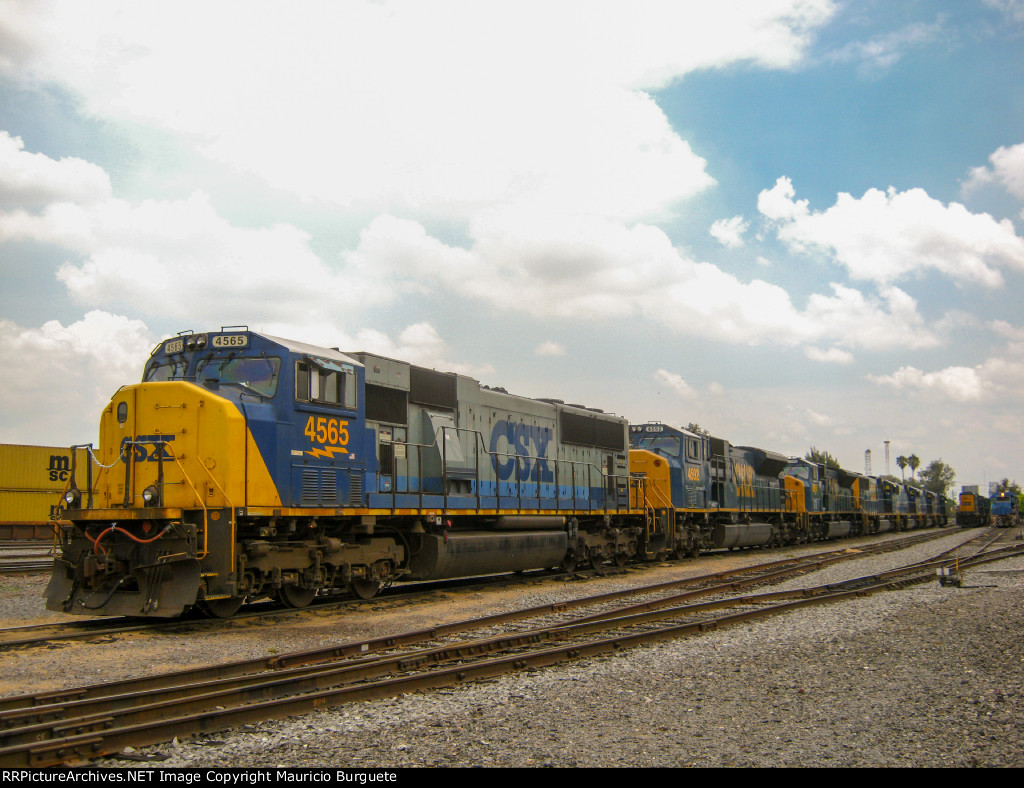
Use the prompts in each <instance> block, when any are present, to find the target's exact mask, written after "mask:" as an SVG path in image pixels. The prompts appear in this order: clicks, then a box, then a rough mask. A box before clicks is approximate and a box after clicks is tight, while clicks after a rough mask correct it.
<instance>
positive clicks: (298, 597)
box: [277, 586, 316, 607]
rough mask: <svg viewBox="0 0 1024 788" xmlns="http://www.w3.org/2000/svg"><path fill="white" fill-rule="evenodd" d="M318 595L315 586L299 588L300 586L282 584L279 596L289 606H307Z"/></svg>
mask: <svg viewBox="0 0 1024 788" xmlns="http://www.w3.org/2000/svg"><path fill="white" fill-rule="evenodd" d="M315 596H316V589H315V588H299V587H298V586H281V590H280V591H278V592H277V598H278V599H280V600H281V601H282V602H283V603H284V604H285V605H287V606H288V607H306V605H308V604H309V603H310V602H312V601H313V597H315Z"/></svg>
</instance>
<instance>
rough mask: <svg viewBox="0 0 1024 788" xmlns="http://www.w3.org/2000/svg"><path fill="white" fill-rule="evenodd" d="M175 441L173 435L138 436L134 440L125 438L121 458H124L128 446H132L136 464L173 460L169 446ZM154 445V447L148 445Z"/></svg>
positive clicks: (133, 458) (122, 442)
mask: <svg viewBox="0 0 1024 788" xmlns="http://www.w3.org/2000/svg"><path fill="white" fill-rule="evenodd" d="M172 440H174V436H173V435H137V436H136V437H134V438H125V439H124V440H122V441H121V456H122V457H124V456H125V455H126V454H127V453H128V451H127V449H128V447H127V445H126V444H133V445H132V452H133V455H134V456H133V457H132V460H133V461H135V462H159V461H160V460H173V459H174V455H173V454H171V452H170V450H169V449H168V447H167V444H168V443H169V442H170V441H172ZM147 444H152V446H150V445H147Z"/></svg>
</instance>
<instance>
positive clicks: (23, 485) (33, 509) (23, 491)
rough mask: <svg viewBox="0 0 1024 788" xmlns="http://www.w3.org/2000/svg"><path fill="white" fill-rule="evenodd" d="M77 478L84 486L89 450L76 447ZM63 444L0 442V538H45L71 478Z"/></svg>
mask: <svg viewBox="0 0 1024 788" xmlns="http://www.w3.org/2000/svg"><path fill="white" fill-rule="evenodd" d="M77 453H78V458H77V472H76V475H77V481H78V486H79V487H80V488H83V489H84V488H85V487H86V484H87V482H86V478H87V477H86V473H87V470H86V469H87V462H88V452H87V451H86V450H85V449H79V450H78V452H77ZM71 460H72V458H71V450H70V449H69V448H68V447H66V446H63V447H62V446H22V445H17V444H0V539H26V538H27V539H45V538H49V537H50V536H51V534H52V531H51V528H50V522H51V519H52V518H53V515H54V512H55V510H56V508H57V506H58V505H59V504H60V500H61V495H62V493H63V492H64V491H65V490H66V489H67V486H68V481H69V479H70V478H71V468H72V461H71Z"/></svg>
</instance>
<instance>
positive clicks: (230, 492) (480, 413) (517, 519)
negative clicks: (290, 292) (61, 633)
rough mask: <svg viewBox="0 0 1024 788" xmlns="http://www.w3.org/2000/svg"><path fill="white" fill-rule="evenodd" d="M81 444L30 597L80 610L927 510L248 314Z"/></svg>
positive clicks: (873, 527)
mask: <svg viewBox="0 0 1024 788" xmlns="http://www.w3.org/2000/svg"><path fill="white" fill-rule="evenodd" d="M87 448H88V451H89V455H90V460H89V461H88V462H86V463H84V464H85V467H84V468H83V467H81V463H80V462H78V461H77V460H76V461H73V464H72V469H71V474H70V478H69V481H68V488H67V490H66V492H65V493H64V495H63V506H64V510H63V512H62V513H61V518H62V522H61V523H60V524H59V525H58V526H57V528H58V537H59V541H60V547H61V550H60V555H59V557H58V558H57V559H56V560H55V563H54V570H53V574H52V576H51V579H50V582H49V585H48V586H47V591H46V600H47V602H46V604H47V608H48V609H50V610H54V611H63V612H67V613H74V614H81V615H124V616H146V617H153V616H156V617H175V616H179V615H181V614H182V613H184V612H185V611H187V610H189V609H190V608H192V607H194V606H195V607H199V608H201V609H202V610H204V611H205V612H206V613H207V614H209V615H212V616H217V617H229V616H232V615H234V614H235V613H236V612H237V611H238V609H239V608H240V606H241V605H242V603H243V601H244V600H246V599H259V598H274V599H277V600H280V601H281V602H282V603H284V604H285V605H288V606H290V607H304V606H306V605H308V604H310V603H311V602H312V601H313V599H314V598H315V597H317V596H318V595H327V594H333V593H340V592H350V593H352V594H354V595H356V596H358V597H361V598H370V597H372V596H374V595H375V594H376V593H377V592H378V591H379V590H380V589H381V588H382V587H384V586H386V585H388V584H390V583H392V582H394V581H396V580H429V579H440V578H450V577H460V576H470V575H480V574H485V573H493V572H510V571H521V570H527V569H535V568H542V567H554V566H560V567H562V568H563V569H567V570H568V569H573V568H575V567H576V566H578V565H581V564H585V565H595V566H596V565H601V564H603V563H606V562H613V563H615V564H619V565H621V564H624V563H626V562H627V561H643V560H657V559H663V558H666V557H669V556H680V555H684V554H689V555H697V554H699V553H700V552H701V551H703V550H708V549H713V548H730V549H732V548H737V547H752V546H761V545H766V546H767V545H783V544H792V543H797V542H803V541H808V540H810V539H821V538H834V537H839V536H846V535H858V534H866V533H878V532H881V531H886V530H902V529H904V528H908V527H914V526H915V525H922V526H923V525H938V524H945V522H944V518H943V517H942V516H940V515H939V514H937V513H936V514H934V515H929V514H925V513H921V514H917V513H916V512H912V511H911V510H910V507H909V503H908V500H906V499H907V496H906V493H905V492H899V491H897V490H896V487H895V486H893V487H892V488H890V487H889V486H888V485H891V482H886V481H882V480H876V479H874V478H872V477H867V476H862V475H860V474H855V473H849V472H846V471H841V470H836V469H831V468H825V467H824V466H822V465H818V464H816V463H812V462H810V461H807V460H795V459H790V458H787V457H786V456H784V455H781V454H777V453H774V452H769V451H764V450H762V449H758V448H754V447H748V446H734V445H732V444H731V443H729V442H728V441H725V440H723V439H720V438H714V437H711V436H707V435H700V434H696V433H693V432H690V431H687V430H678V429H675V428H672V427H669V426H667V425H663V424H660V423H657V422H651V423H648V424H640V425H632V426H630V424H629V423H628V422H627V420H626V419H624V418H622V417H619V416H616V415H614V414H610V413H605V412H603V411H601V410H599V409H596V408H590V407H585V406H583V405H578V404H566V403H565V402H563V401H561V400H555V399H530V398H526V397H520V396H515V395H511V394H509V393H508V392H506V391H505V390H504V389H501V388H491V387H488V386H486V385H482V384H481V383H480V382H478V381H477V380H474V379H473V378H470V377H467V376H464V375H458V374H454V373H445V372H438V371H436V370H432V369H427V368H424V367H420V366H416V365H413V364H409V363H406V362H403V361H398V360H395V359H390V358H386V357H383V356H380V355H376V354H372V353H366V352H353V353H343V352H342V351H340V350H339V349H338V348H324V347H318V346H314V345H309V344H305V343H302V342H296V341H292V340H288V339H282V338H279V337H274V336H270V335H267V334H264V333H260V332H256V331H250V330H249V329H248V328H247V327H245V326H229V327H224V328H222V329H221V330H220V331H215V332H207V333H193V332H183V333H181V334H178V335H177V336H175V337H172V338H169V339H167V340H165V341H163V342H161V343H160V344H159V345H158V346H157V347H156V348H155V349H154V350H153V352H152V354H151V356H150V358H149V360H148V361H147V363H146V365H145V369H144V373H143V377H142V381H141V382H140V383H137V384H134V385H128V386H124V387H122V388H121V389H120V390H118V391H117V392H116V393H115V394H114V396H113V397H112V398H111V401H110V403H109V404H108V405H107V407H106V408H105V409H104V411H103V413H102V415H101V418H100V440H99V446H98V448H97V449H95V450H94V449H93V448H92V447H91V446H90V447H87ZM72 456H73V457H78V456H79V454H78V453H77V452H76V453H74V454H73V455H72ZM901 495H902V496H903V498H900V496H901Z"/></svg>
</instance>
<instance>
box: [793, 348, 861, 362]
mask: <svg viewBox="0 0 1024 788" xmlns="http://www.w3.org/2000/svg"><path fill="white" fill-rule="evenodd" d="M804 353H805V354H806V355H807V358H809V359H810V360H811V361H821V362H824V363H826V364H852V363H853V361H854V358H853V354H852V353H850V352H849V351H847V350H840V349H839V348H835V347H833V348H829V349H828V350H821V349H820V348H816V347H809V348H806V349H805V350H804Z"/></svg>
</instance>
